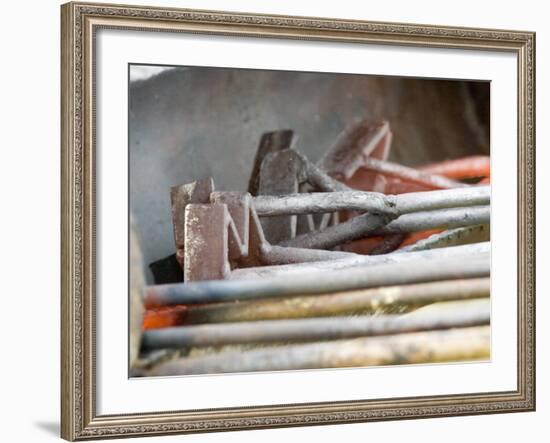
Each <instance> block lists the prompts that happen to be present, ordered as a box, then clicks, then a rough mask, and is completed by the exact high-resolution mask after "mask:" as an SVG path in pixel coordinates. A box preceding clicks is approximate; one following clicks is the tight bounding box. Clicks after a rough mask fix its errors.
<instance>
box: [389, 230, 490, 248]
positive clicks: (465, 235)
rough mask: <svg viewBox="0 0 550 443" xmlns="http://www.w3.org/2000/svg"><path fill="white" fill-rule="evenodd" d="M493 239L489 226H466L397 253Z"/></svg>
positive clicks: (424, 240) (445, 232) (440, 234)
mask: <svg viewBox="0 0 550 443" xmlns="http://www.w3.org/2000/svg"><path fill="white" fill-rule="evenodd" d="M490 238H491V229H490V227H489V225H475V226H464V227H462V228H454V229H449V230H447V231H443V232H440V233H438V234H433V235H430V236H429V237H428V238H426V239H423V240H420V241H417V242H416V243H414V244H412V245H409V246H406V247H404V248H402V249H398V250H397V251H395V253H403V252H412V251H423V250H426V249H435V248H446V247H450V246H458V245H465V244H468V243H475V242H486V241H489V240H490Z"/></svg>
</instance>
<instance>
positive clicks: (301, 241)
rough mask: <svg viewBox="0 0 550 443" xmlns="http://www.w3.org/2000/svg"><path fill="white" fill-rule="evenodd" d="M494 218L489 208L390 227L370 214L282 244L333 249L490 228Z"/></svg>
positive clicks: (429, 214) (419, 217)
mask: <svg viewBox="0 0 550 443" xmlns="http://www.w3.org/2000/svg"><path fill="white" fill-rule="evenodd" d="M490 216H491V209H490V207H489V206H469V207H463V208H447V209H438V210H435V211H422V212H413V213H411V214H404V215H402V216H400V217H398V218H396V219H395V220H392V221H389V222H388V223H384V222H385V221H387V220H388V219H387V218H384V217H383V216H382V215H376V214H369V213H367V214H363V215H360V216H358V217H353V218H352V219H350V220H348V221H346V222H344V223H340V224H338V225H335V226H330V227H328V228H325V229H320V230H317V231H311V232H308V233H306V234H302V235H298V236H296V237H294V238H292V239H290V240H286V241H284V242H281V243H280V245H281V246H290V247H294V248H311V249H330V248H333V247H335V246H338V245H340V244H343V243H347V242H350V241H353V240H357V239H360V238H364V237H366V236H368V235H389V234H398V233H403V232H416V231H424V230H426V229H438V228H441V229H449V228H456V227H461V226H470V225H479V224H488V223H489V219H490Z"/></svg>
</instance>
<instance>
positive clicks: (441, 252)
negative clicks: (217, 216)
mask: <svg viewBox="0 0 550 443" xmlns="http://www.w3.org/2000/svg"><path fill="white" fill-rule="evenodd" d="M490 251H491V244H490V242H482V243H474V244H468V245H461V246H450V247H448V248H437V249H430V250H421V251H411V252H407V253H403V254H383V255H361V254H355V256H354V257H349V258H342V259H338V260H326V261H316V262H309V263H308V262H304V263H295V264H293V265H279V266H258V267H251V268H240V269H235V270H233V271H232V272H231V273H230V274H229V275H228V276H227V279H230V280H236V279H260V278H274V277H280V278H282V277H284V276H290V275H294V276H298V275H301V274H308V273H312V272H331V271H344V270H349V269H353V268H357V267H360V266H362V267H364V266H375V265H381V264H389V263H402V264H404V265H406V264H407V263H411V262H422V261H424V260H432V261H433V260H442V259H450V258H453V257H454V258H455V259H459V258H461V259H463V260H470V259H471V258H473V257H476V256H478V255H480V254H489V253H490Z"/></svg>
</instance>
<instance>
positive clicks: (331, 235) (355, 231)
mask: <svg viewBox="0 0 550 443" xmlns="http://www.w3.org/2000/svg"><path fill="white" fill-rule="evenodd" d="M390 220H391V218H389V217H388V216H387V215H386V214H370V213H366V214H363V215H360V216H358V217H353V218H351V219H350V220H348V221H346V222H344V223H339V224H337V225H334V226H329V227H328V228H325V229H319V230H316V231H311V232H308V233H306V234H302V235H298V236H296V237H294V238H291V239H289V240H285V241H283V242H281V243H280V244H279V245H280V246H290V247H293V248H310V249H331V248H334V247H335V246H338V245H341V244H344V243H348V242H350V241H353V240H359V239H360V238H363V237H366V236H367V235H368V234H369V233H371V232H376V231H378V230H381V229H383V227H385V226H386V225H387V224H388V223H389V222H390Z"/></svg>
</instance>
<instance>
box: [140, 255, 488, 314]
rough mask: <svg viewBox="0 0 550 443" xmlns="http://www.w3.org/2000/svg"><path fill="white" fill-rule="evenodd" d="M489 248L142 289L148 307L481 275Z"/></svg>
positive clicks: (485, 267)
mask: <svg viewBox="0 0 550 443" xmlns="http://www.w3.org/2000/svg"><path fill="white" fill-rule="evenodd" d="M489 265H490V263H489V254H488V253H482V254H478V255H477V256H474V257H469V258H468V259H467V260H464V257H458V258H457V257H451V258H441V259H435V260H434V259H431V260H430V259H427V260H423V261H418V260H417V261H409V262H407V263H386V264H380V265H372V264H370V265H363V266H358V267H355V268H352V269H345V270H338V271H334V272H327V271H320V272H311V273H300V274H298V275H290V276H285V277H284V278H280V277H279V278H277V277H274V278H263V279H255V280H215V281H197V282H190V283H180V284H177V283H176V284H167V285H157V286H149V287H147V288H146V290H145V305H146V307H147V308H152V307H157V306H164V305H174V304H195V303H211V302H223V301H232V300H247V299H248V300H250V299H261V298H270V297H283V296H288V295H296V294H318V293H328V292H335V291H345V290H352V289H360V288H364V289H366V288H372V287H377V286H389V285H400V284H407V283H420V282H426V281H435V280H453V279H462V278H473V277H485V276H487V275H489V268H490V266H489Z"/></svg>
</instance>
